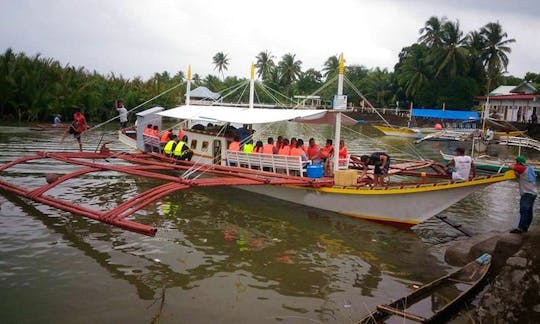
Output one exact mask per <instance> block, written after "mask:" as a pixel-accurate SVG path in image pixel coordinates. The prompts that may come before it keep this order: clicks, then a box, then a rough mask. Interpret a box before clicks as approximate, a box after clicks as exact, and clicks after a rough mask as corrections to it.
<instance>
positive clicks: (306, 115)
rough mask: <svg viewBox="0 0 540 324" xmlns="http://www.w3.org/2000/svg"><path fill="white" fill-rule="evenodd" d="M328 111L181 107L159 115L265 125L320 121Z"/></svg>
mask: <svg viewBox="0 0 540 324" xmlns="http://www.w3.org/2000/svg"><path fill="white" fill-rule="evenodd" d="M325 114H326V110H315V109H275V108H274V109H270V108H242V107H223V106H180V107H176V108H172V109H168V110H165V111H162V112H160V113H158V115H161V116H165V117H172V118H178V119H188V120H204V121H208V122H227V123H238V124H264V123H273V122H278V121H284V120H295V119H302V121H305V120H309V119H318V118H321V117H323V116H324V115H325Z"/></svg>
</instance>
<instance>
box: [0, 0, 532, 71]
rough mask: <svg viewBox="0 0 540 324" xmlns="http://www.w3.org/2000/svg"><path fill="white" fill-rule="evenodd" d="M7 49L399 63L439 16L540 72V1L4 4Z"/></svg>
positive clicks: (186, 59)
mask: <svg viewBox="0 0 540 324" xmlns="http://www.w3.org/2000/svg"><path fill="white" fill-rule="evenodd" d="M0 5H1V8H2V10H1V11H0V50H2V52H3V51H5V49H7V48H8V47H11V48H13V50H14V51H16V52H19V51H23V52H25V53H26V54H28V55H34V54H36V53H41V54H42V55H43V56H45V57H51V58H54V59H57V60H59V61H60V62H61V63H63V64H66V63H69V64H71V65H75V66H84V67H85V68H87V69H89V70H97V71H98V72H100V73H105V74H107V73H109V72H114V73H116V74H122V75H123V76H125V77H129V78H131V77H134V76H137V75H138V76H142V77H143V78H145V79H146V78H148V77H150V76H151V75H152V74H153V73H154V72H162V71H165V70H166V71H169V72H170V73H171V74H174V73H176V72H177V71H178V70H182V71H186V70H187V65H188V64H191V65H192V69H193V72H194V73H199V74H200V75H201V76H205V75H206V74H208V73H212V74H217V71H215V70H214V66H213V65H212V57H213V56H214V54H215V53H217V52H219V51H223V52H224V53H226V54H228V57H229V58H230V66H229V70H228V71H227V72H226V75H236V76H240V77H247V76H248V75H249V65H250V64H251V62H254V61H255V56H256V55H257V53H259V52H260V51H262V50H268V51H270V52H271V53H272V54H273V55H274V56H276V59H275V60H276V61H278V60H279V58H280V57H281V56H282V55H284V54H286V53H289V52H290V53H293V54H296V58H297V59H299V60H301V61H302V62H303V64H302V68H303V69H304V70H306V69H308V68H315V69H319V70H320V69H322V66H323V63H324V61H325V60H326V59H327V58H328V57H329V56H331V55H335V54H338V53H341V52H343V53H344V54H345V58H346V61H347V64H361V65H364V66H366V67H368V68H374V67H377V66H378V67H381V68H389V69H390V70H391V69H393V66H394V64H395V63H396V62H397V59H398V54H399V52H400V50H401V49H402V48H403V47H404V46H408V45H410V44H411V43H413V42H416V40H417V39H418V36H419V34H418V30H419V29H420V28H421V27H422V26H423V25H424V23H425V21H426V20H427V19H428V18H429V17H430V16H433V15H435V16H439V17H440V16H446V17H448V18H449V19H451V20H456V19H459V21H460V24H461V28H462V30H463V31H464V32H465V33H467V32H469V31H471V30H477V29H479V28H480V27H482V26H483V25H485V24H486V23H488V22H494V21H499V22H500V23H501V25H502V26H503V30H504V31H506V32H507V33H508V36H509V37H510V38H515V39H516V43H514V44H512V45H511V46H512V53H511V54H510V56H509V58H510V64H509V66H508V72H509V74H511V75H515V76H518V77H523V76H524V74H525V73H526V72H529V71H530V72H535V73H540V54H539V53H540V36H539V35H538V33H539V32H540V18H539V17H540V1H538V0H520V1H508V0H505V1H500V0H491V1H487V0H477V1H474V0H472V1H471V0H455V1H451V0H446V1H437V0H433V1H430V0H408V1H405V0H402V1H398V0H369V1H365V0H311V1H307V0H306V1H299V0H269V1H259V0H227V1H224V0H222V1H219V0H216V1H210V0H189V1H186V0H154V1H142V0H141V1H137V0H94V1H90V0H89V1H79V0H54V1H53V0H50V1H49V0H34V1H31V0H11V1H10V0H0Z"/></svg>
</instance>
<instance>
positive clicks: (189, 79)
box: [186, 64, 191, 106]
mask: <svg viewBox="0 0 540 324" xmlns="http://www.w3.org/2000/svg"><path fill="white" fill-rule="evenodd" d="M190 99H191V64H190V65H188V69H187V80H186V106H189V103H190Z"/></svg>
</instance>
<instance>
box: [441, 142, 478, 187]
mask: <svg viewBox="0 0 540 324" xmlns="http://www.w3.org/2000/svg"><path fill="white" fill-rule="evenodd" d="M450 167H453V168H454V171H453V172H452V180H469V177H470V175H471V171H472V173H473V177H476V166H475V165H474V162H473V160H472V158H471V157H470V156H468V155H465V149H464V148H462V147H458V148H456V150H455V151H454V158H453V159H452V160H450V161H449V162H448V163H447V164H446V168H447V169H448V168H450Z"/></svg>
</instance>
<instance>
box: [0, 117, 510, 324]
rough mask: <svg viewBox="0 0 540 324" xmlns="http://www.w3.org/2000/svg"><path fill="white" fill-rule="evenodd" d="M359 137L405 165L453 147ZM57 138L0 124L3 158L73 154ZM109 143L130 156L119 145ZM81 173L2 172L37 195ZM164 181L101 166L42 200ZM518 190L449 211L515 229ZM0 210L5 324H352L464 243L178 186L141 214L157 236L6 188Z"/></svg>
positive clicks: (438, 229)
mask: <svg viewBox="0 0 540 324" xmlns="http://www.w3.org/2000/svg"><path fill="white" fill-rule="evenodd" d="M276 127H277V128H276ZM305 127H306V126H299V125H294V126H292V127H291V128H286V127H285V126H284V125H278V126H275V127H274V128H272V129H261V130H260V132H259V133H258V134H259V136H260V138H265V137H266V136H268V135H273V136H276V133H277V132H279V133H282V134H283V135H285V136H295V135H297V134H306V133H307V132H308V130H306V128H305ZM315 130H316V131H317V132H318V133H319V134H320V135H319V136H317V140H318V141H319V142H322V141H323V139H324V138H325V137H329V136H330V130H329V129H327V128H325V127H315ZM353 130H354V131H343V133H342V135H343V137H344V139H345V141H346V142H347V145H348V147H349V150H350V151H352V152H353V153H358V154H361V153H365V152H370V151H374V150H387V151H389V152H396V153H392V156H396V157H405V155H406V153H410V152H413V151H414V150H420V151H422V153H423V155H424V156H425V157H427V158H438V151H439V150H443V151H448V150H451V149H452V147H450V148H449V147H448V144H446V143H427V142H425V143H422V144H421V145H420V146H417V147H413V146H412V145H410V143H409V142H408V141H403V140H400V139H392V138H387V137H378V138H377V139H378V140H379V142H377V143H372V142H370V141H368V140H367V139H366V138H365V136H364V135H362V134H361V133H366V134H368V135H373V134H374V133H372V132H374V131H373V130H370V128H369V127H368V126H364V127H360V126H355V127H354V128H353ZM311 131H312V130H311V127H310V132H311ZM102 135H103V137H102ZM59 137H60V134H59V133H54V132H40V133H38V132H31V131H28V130H27V129H25V128H1V129H0V162H1V163H5V162H7V161H11V160H13V159H15V158H17V157H18V156H21V155H24V154H26V153H30V152H31V151H35V150H46V151H62V150H70V151H76V150H77V145H76V143H75V142H74V141H73V140H72V139H71V138H69V137H68V138H67V139H66V143H65V145H63V146H60V145H59V144H58V141H59ZM114 139H115V135H114V132H105V133H99V132H96V133H92V134H90V135H89V136H88V137H86V138H85V150H94V149H95V148H96V146H97V143H98V142H99V141H100V140H102V141H111V140H114ZM305 140H307V138H305ZM387 144H390V145H392V147H394V149H387V148H386V145H387ZM450 146H452V145H450ZM109 147H111V148H112V149H122V150H125V148H124V147H122V146H121V144H115V143H111V144H109ZM398 150H399V152H398ZM75 168H76V167H73V166H66V165H64V164H61V163H58V162H51V161H49V160H47V161H45V162H32V163H28V164H26V165H23V166H21V167H17V168H14V169H11V170H10V171H11V172H10V173H9V174H8V175H5V174H2V175H0V176H1V177H2V179H4V180H9V181H13V182H15V183H17V184H18V185H20V186H24V187H32V188H34V187H39V186H41V185H43V184H44V178H43V175H42V174H43V173H49V172H54V173H57V174H65V173H67V172H70V171H72V170H74V169H75ZM157 184H159V181H154V180H148V179H141V178H134V177H128V176H125V175H122V174H118V173H115V172H100V173H95V174H90V175H86V176H82V177H79V178H77V180H71V181H68V182H66V183H65V184H63V185H61V186H58V187H57V188H55V189H53V190H51V191H50V192H48V194H50V195H53V196H56V197H59V198H63V199H69V200H73V201H76V202H78V203H80V204H82V205H84V206H89V207H93V208H100V209H102V210H105V209H108V208H112V207H114V206H116V205H117V204H118V203H120V202H122V201H123V200H125V199H127V198H128V197H131V196H133V195H135V194H136V193H138V192H142V191H143V190H146V189H148V188H151V187H152V186H155V185H157ZM517 196H518V193H517V186H516V184H515V183H509V182H506V183H499V184H495V185H492V186H490V187H488V188H487V189H485V190H484V191H482V192H478V193H475V194H473V195H471V196H470V197H468V198H467V199H465V200H463V201H462V202H460V203H458V204H456V205H454V206H452V207H451V208H449V209H447V210H446V211H444V212H443V213H442V214H443V215H444V216H448V217H449V218H450V219H452V220H454V221H457V222H459V223H462V224H465V226H466V227H469V228H472V229H474V231H475V232H479V233H483V232H488V231H492V230H507V229H509V228H511V227H512V226H513V225H514V223H515V222H516V220H517V216H516V214H517V204H518V203H517ZM0 203H1V205H0V255H1V258H0V300H2V303H0V318H2V319H3V320H2V322H3V321H6V322H8V323H9V322H127V321H130V322H139V323H146V322H150V321H151V320H152V319H154V320H155V319H157V318H158V317H159V319H160V320H161V321H163V322H188V321H190V322H191V321H192V322H232V321H238V322H275V321H286V322H308V321H312V322H336V323H342V322H354V321H355V320H358V319H360V318H361V317H362V316H363V315H364V314H366V313H367V312H368V311H369V310H371V309H373V308H374V306H375V305H377V304H380V303H383V302H388V301H389V300H391V299H395V298H397V297H399V296H402V295H404V294H407V293H408V292H409V291H410V290H411V289H412V285H413V284H419V283H422V282H428V281H431V280H432V279H434V278H435V277H437V276H440V275H442V274H444V273H447V272H448V271H450V270H451V268H450V267H448V266H447V265H445V263H444V261H443V256H442V255H443V252H444V248H445V247H446V246H447V245H448V244H449V243H450V242H452V240H454V239H461V238H462V236H461V234H460V233H459V232H457V231H455V230H453V229H451V228H450V227H448V226H447V225H444V224H442V223H441V222H440V221H438V220H436V219H433V220H429V221H427V222H426V223H424V224H421V225H419V226H417V227H416V228H415V229H413V230H403V229H396V228H393V227H388V226H383V225H378V224H374V223H371V222H367V221H361V220H355V219H349V218H347V217H343V216H340V215H337V214H334V213H330V212H325V211H321V210H317V209H312V208H306V207H302V206H299V205H295V204H291V203H286V202H281V201H278V200H274V199H270V198H267V197H262V196H258V195H256V194H252V193H248V192H243V191H240V190H234V189H229V188H211V189H204V190H203V189H196V190H188V191H183V192H177V193H175V194H173V195H170V196H168V197H165V198H163V199H161V200H160V201H158V202H156V203H155V204H153V205H150V206H148V207H147V208H145V209H144V210H141V211H140V212H138V213H137V214H136V216H135V217H136V219H137V220H138V221H140V222H143V223H146V224H152V225H154V226H156V227H157V228H158V234H157V236H156V237H153V238H151V237H145V236H141V235H137V234H134V233H130V232H125V231H122V230H120V229H118V228H114V227H111V226H107V225H104V224H101V223H98V222H95V221H92V220H89V219H85V218H82V217H79V216H74V215H71V214H70V213H66V212H63V211H59V210H57V209H54V208H50V207H47V206H43V205H41V204H38V203H33V202H30V201H27V200H25V199H21V198H18V197H16V196H13V195H11V194H7V193H4V192H2V193H0ZM162 296H164V299H165V302H164V304H162V302H161V297H162ZM160 309H162V311H161V312H160Z"/></svg>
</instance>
